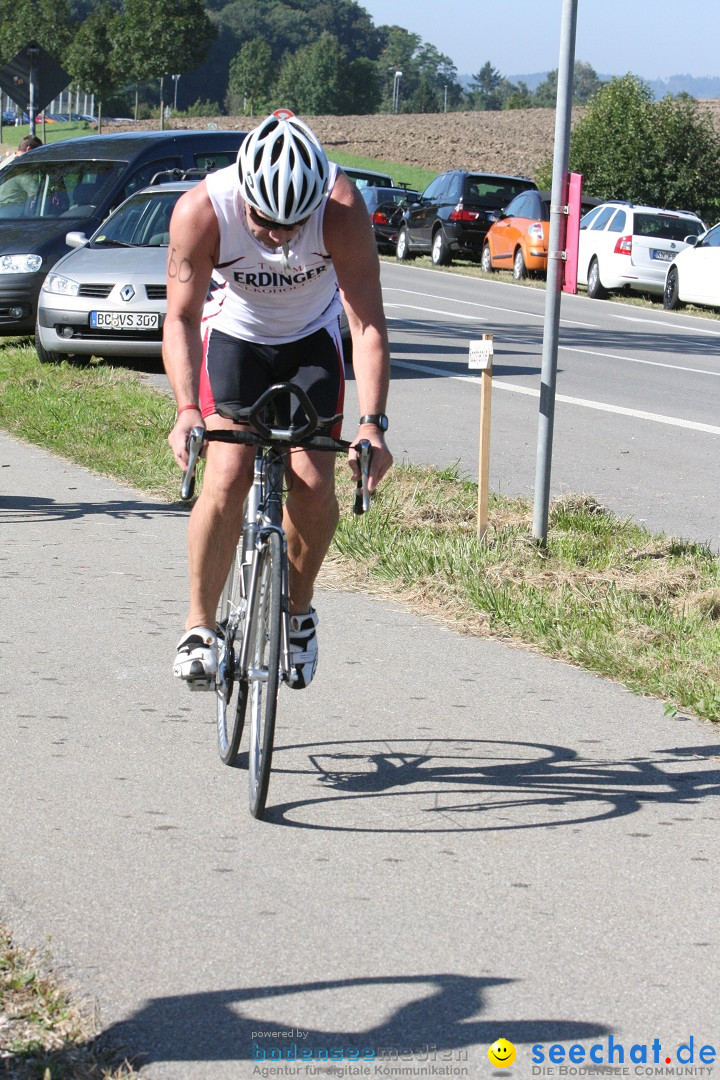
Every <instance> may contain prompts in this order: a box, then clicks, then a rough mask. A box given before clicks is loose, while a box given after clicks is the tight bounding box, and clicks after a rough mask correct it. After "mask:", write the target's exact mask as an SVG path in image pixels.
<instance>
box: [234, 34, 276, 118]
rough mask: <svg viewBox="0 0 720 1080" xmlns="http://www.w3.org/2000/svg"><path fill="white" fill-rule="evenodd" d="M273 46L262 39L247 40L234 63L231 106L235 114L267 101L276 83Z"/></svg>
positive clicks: (252, 111)
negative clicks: (273, 74) (273, 71)
mask: <svg viewBox="0 0 720 1080" xmlns="http://www.w3.org/2000/svg"><path fill="white" fill-rule="evenodd" d="M271 61H272V49H271V48H270V46H269V44H268V43H267V41H264V40H263V39H262V38H253V40H252V41H246V42H245V44H244V45H243V47H242V49H241V50H240V52H239V53H238V55H237V56H236V57H235V59H234V60H233V61H232V62H231V64H230V79H229V81H228V93H227V105H228V109H229V111H230V112H231V113H239V112H243V113H244V112H246V110H247V107H248V105H249V107H250V116H253V115H254V111H255V106H256V105H260V104H261V103H263V102H265V101H266V100H267V99H268V98H269V96H270V88H271V86H272V63H271Z"/></svg>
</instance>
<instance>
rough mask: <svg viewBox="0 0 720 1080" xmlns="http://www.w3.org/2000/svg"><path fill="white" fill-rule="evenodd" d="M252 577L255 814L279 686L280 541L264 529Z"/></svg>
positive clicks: (262, 795) (259, 810) (259, 811)
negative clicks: (261, 544)
mask: <svg viewBox="0 0 720 1080" xmlns="http://www.w3.org/2000/svg"><path fill="white" fill-rule="evenodd" d="M257 560H258V562H257V568H256V573H257V580H256V588H255V598H254V602H253V611H252V612H251V613H250V618H249V621H248V633H249V634H250V641H249V652H248V660H249V663H248V682H249V685H250V717H251V726H250V754H249V761H248V772H249V776H250V812H251V814H252V815H253V817H256V818H260V817H262V816H263V813H264V811H265V802H266V799H267V792H268V784H269V783H270V768H271V765H272V752H273V737H274V734H275V713H276V710H277V697H278V690H279V687H280V650H281V636H282V578H283V573H282V570H283V550H282V541H281V539H280V536H279V534H278V533H276V532H269V533H268V534H267V537H266V539H265V541H264V543H263V546H262V548H261V549H260V551H259V552H258V554H257Z"/></svg>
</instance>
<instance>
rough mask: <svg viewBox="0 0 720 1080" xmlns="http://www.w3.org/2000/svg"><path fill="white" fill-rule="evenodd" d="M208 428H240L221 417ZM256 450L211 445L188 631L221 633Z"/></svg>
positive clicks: (192, 538) (196, 525) (194, 531)
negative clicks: (221, 607)
mask: <svg viewBox="0 0 720 1080" xmlns="http://www.w3.org/2000/svg"><path fill="white" fill-rule="evenodd" d="M207 426H208V428H219V427H227V428H232V427H233V426H234V425H233V424H232V423H231V422H230V421H226V420H222V419H221V418H220V417H217V416H210V417H208V418H207ZM253 456H254V450H253V448H252V447H251V446H237V445H236V446H234V445H232V444H231V443H209V444H208V448H207V462H206V465H205V471H204V474H203V483H202V490H201V492H200V495H199V497H198V500H197V502H196V503H195V506H194V507H193V511H192V514H191V515H190V525H189V528H188V568H189V573H190V608H189V611H188V617H187V622H186V623H185V628H186V629H190V627H192V626H207V627H208V628H209V629H210V630H214V629H215V622H216V618H217V606H218V601H219V599H220V593H221V592H222V588H223V585H224V584H225V578H226V577H227V572H228V569H229V568H230V563H231V561H232V557H233V552H234V551H235V547H236V546H237V542H238V539H239V538H240V534H241V532H242V522H243V502H244V500H245V496H246V495H247V493H248V491H249V490H250V486H251V484H252V468H253Z"/></svg>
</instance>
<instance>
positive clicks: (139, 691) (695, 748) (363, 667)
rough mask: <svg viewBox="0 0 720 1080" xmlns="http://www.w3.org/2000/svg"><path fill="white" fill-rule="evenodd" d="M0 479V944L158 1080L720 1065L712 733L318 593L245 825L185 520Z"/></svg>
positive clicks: (58, 486)
mask: <svg viewBox="0 0 720 1080" xmlns="http://www.w3.org/2000/svg"><path fill="white" fill-rule="evenodd" d="M0 466H2V468H0V482H1V483H2V498H1V499H0V521H1V522H2V526H3V529H2V532H3V536H4V539H5V542H4V544H3V548H2V553H1V557H2V562H1V564H0V565H1V567H2V570H1V582H2V584H1V586H0V588H1V591H2V610H3V612H4V615H5V620H4V632H3V633H2V634H1V635H0V637H1V638H2V641H1V647H2V663H3V671H4V673H5V678H4V680H3V688H2V691H0V693H1V694H2V697H1V699H0V700H1V701H2V706H3V708H2V717H3V725H2V729H0V730H1V733H0V791H1V792H2V826H1V827H0V866H1V867H2V870H1V871H0V917H1V918H2V919H3V920H6V921H7V922H8V923H9V924H10V925H11V926H12V927H13V928H14V930H15V932H16V933H17V935H18V938H19V940H20V941H21V942H22V943H24V944H34V945H40V946H42V945H43V943H44V942H45V940H46V935H49V937H50V947H51V950H52V954H53V956H54V958H55V960H56V962H57V964H58V965H59V967H60V969H61V970H62V972H63V973H64V974H65V975H66V977H67V978H69V979H70V981H71V982H72V984H73V985H74V986H75V987H76V989H77V992H78V994H80V995H82V996H83V997H85V998H86V999H88V1000H90V1001H94V1002H96V1003H97V1007H98V1015H99V1018H100V1024H101V1028H102V1030H103V1031H104V1032H105V1033H106V1036H107V1037H108V1038H109V1039H111V1040H114V1041H118V1042H119V1043H121V1044H122V1045H123V1046H124V1047H125V1048H126V1050H127V1051H128V1052H129V1053H131V1054H133V1055H137V1056H138V1057H139V1059H140V1060H141V1061H143V1062H144V1063H145V1064H144V1067H143V1070H142V1075H143V1076H147V1077H148V1078H150V1080H166V1078H172V1080H206V1078H209V1080H225V1078H235V1077H238V1078H243V1080H245V1078H250V1077H253V1076H256V1075H261V1074H260V1073H258V1072H257V1071H256V1070H257V1065H258V1063H257V1061H255V1060H254V1057H253V1055H257V1054H259V1053H260V1049H259V1048H262V1050H263V1051H264V1052H265V1053H267V1054H268V1055H269V1053H270V1051H271V1049H275V1050H277V1049H278V1048H282V1049H283V1050H285V1051H286V1052H287V1050H288V1048H289V1047H291V1046H292V1044H293V1043H295V1044H298V1043H299V1045H300V1047H301V1048H303V1047H304V1048H308V1047H309V1048H311V1049H312V1050H313V1051H314V1053H315V1054H316V1055H317V1053H318V1052H319V1051H322V1050H323V1049H327V1048H329V1047H342V1048H345V1049H346V1050H348V1051H350V1048H359V1049H363V1048H368V1049H369V1050H371V1051H373V1052H374V1053H375V1054H379V1053H380V1048H383V1047H384V1048H390V1049H391V1050H394V1051H398V1052H402V1051H405V1050H411V1051H413V1054H414V1056H412V1057H411V1058H409V1059H407V1060H406V1061H403V1063H402V1071H401V1070H400V1067H399V1066H397V1065H395V1066H392V1065H391V1066H390V1068H389V1070H386V1071H384V1072H383V1071H380V1072H377V1071H375V1065H374V1064H371V1065H370V1066H368V1068H371V1070H372V1071H371V1072H368V1073H363V1074H362V1075H389V1076H393V1077H398V1076H401V1075H402V1076H408V1075H426V1076H427V1075H453V1076H463V1077H483V1076H486V1075H488V1074H489V1073H488V1071H489V1070H490V1066H489V1063H488V1061H487V1056H486V1052H487V1047H488V1045H489V1044H490V1043H492V1042H494V1041H495V1039H497V1038H499V1037H505V1038H507V1039H510V1040H511V1041H512V1042H514V1043H515V1044H517V1047H518V1060H517V1064H516V1065H515V1066H514V1067H513V1068H512V1070H510V1071H508V1072H507V1073H505V1075H513V1076H516V1077H526V1076H530V1075H531V1060H530V1047H531V1046H532V1045H533V1044H535V1043H538V1042H542V1043H543V1044H544V1045H545V1047H546V1049H547V1045H548V1043H549V1042H551V1041H553V1042H562V1043H563V1044H564V1045H565V1046H566V1047H568V1046H569V1045H570V1043H572V1042H581V1043H582V1045H583V1046H585V1047H586V1048H589V1047H590V1046H592V1045H594V1044H600V1045H601V1046H603V1047H606V1046H607V1041H608V1039H609V1037H610V1035H611V1034H612V1036H613V1038H614V1040H615V1042H618V1041H619V1042H623V1043H624V1044H625V1046H626V1048H628V1047H629V1046H630V1045H631V1044H634V1043H649V1042H650V1041H651V1040H652V1039H654V1038H659V1039H660V1040H661V1042H662V1046H663V1051H664V1052H667V1053H669V1054H671V1055H672V1058H673V1061H674V1060H675V1047H676V1046H677V1045H678V1044H680V1043H682V1042H686V1041H687V1040H688V1038H689V1037H690V1036H691V1035H692V1036H693V1037H694V1039H695V1043H696V1045H700V1044H703V1043H712V1042H713V1041H714V1040H715V1041H716V1040H717V1000H718V994H719V992H720V985H719V983H720V978H719V976H718V971H720V940H719V935H718V920H717V910H716V908H717V905H716V903H715V900H714V884H715V874H714V869H713V862H714V860H715V858H716V852H717V845H718V839H720V804H719V803H718V802H717V801H716V799H717V795H718V792H720V768H719V767H718V758H719V756H720V741H719V740H718V735H717V730H716V728H714V727H712V726H711V725H707V724H702V723H699V722H696V721H694V720H691V719H686V718H684V717H677V718H669V717H665V716H664V715H663V709H662V706H661V705H660V704H659V703H658V702H655V701H650V700H644V699H641V698H637V697H634V696H633V695H631V694H630V693H628V692H626V691H625V690H623V689H622V688H621V687H619V686H617V685H615V684H613V683H611V682H608V681H604V680H600V679H596V678H594V677H592V676H591V675H589V674H587V673H584V672H581V671H578V670H575V669H573V668H571V667H569V666H567V665H564V664H560V663H556V662H553V661H550V660H547V659H544V658H542V657H539V656H535V655H533V654H532V653H530V652H526V651H523V650H520V649H514V648H511V647H509V646H506V645H503V644H501V643H498V642H491V641H483V640H478V639H472V638H465V637H461V636H459V635H457V634H454V633H452V632H450V631H448V630H445V629H443V628H442V627H440V626H439V625H437V624H436V623H434V622H432V621H431V620H429V619H424V618H421V617H419V616H417V615H415V614H413V613H412V612H408V611H406V610H404V609H403V608H401V607H400V606H397V605H393V604H390V603H386V602H380V601H378V600H376V599H373V598H372V597H370V596H365V595H358V594H346V593H342V592H334V591H329V590H325V591H323V592H322V594H321V595H320V597H319V600H318V608H319V610H320V615H321V634H322V636H321V668H320V671H319V674H318V678H317V680H316V682H315V683H314V684H313V686H312V687H310V688H309V689H308V691H307V692H304V693H302V694H300V693H296V694H294V693H292V692H290V691H285V692H284V693H283V697H282V701H281V711H280V717H281V724H280V728H279V731H278V744H279V749H278V751H277V757H276V765H277V771H276V773H275V774H274V777H273V782H272V785H271V790H270V805H271V807H272V811H271V814H270V819H269V821H268V822H266V823H257V822H254V821H252V820H251V819H250V817H249V814H248V812H247V809H246V796H245V779H246V777H245V774H244V772H243V771H242V770H234V769H228V768H225V767H224V766H222V765H221V763H220V761H219V758H218V756H217V753H216V750H215V746H214V730H213V718H212V715H211V713H212V707H213V706H212V701H211V700H210V699H209V698H208V697H207V696H205V695H191V694H187V693H186V692H184V691H183V688H178V687H176V686H175V685H173V681H172V677H171V675H170V663H171V657H172V653H173V646H174V643H175V640H176V637H177V634H178V630H179V626H180V623H181V621H182V612H183V607H184V591H185V587H184V565H183V564H184V557H183V545H184V532H185V524H186V520H185V514H184V512H182V511H178V510H177V509H175V508H173V507H168V506H164V505H161V504H156V503H153V502H152V501H149V500H147V499H146V498H144V497H143V496H142V495H139V494H138V493H137V492H135V491H133V490H130V489H128V488H125V487H123V486H121V485H118V484H116V483H113V482H111V481H109V480H105V479H102V478H100V477H97V476H95V475H93V474H91V473H89V472H86V471H84V470H82V469H79V468H76V467H73V466H70V465H68V464H66V463H64V462H63V461H61V460H59V459H57V458H55V457H53V456H51V455H49V454H46V453H44V452H42V451H39V450H37V449H34V448H30V447H26V446H24V445H21V444H19V443H17V442H15V441H13V440H11V439H9V438H6V437H4V436H0ZM298 1030H300V1031H301V1032H302V1033H303V1036H304V1037H300V1038H298V1036H297V1032H298ZM260 1031H264V1032H267V1031H271V1032H273V1031H274V1032H289V1031H292V1032H293V1033H294V1034H293V1036H292V1037H290V1036H287V1035H286V1036H284V1037H283V1036H276V1037H267V1036H266V1037H261V1036H259V1035H257V1034H256V1033H257V1032H260ZM428 1048H430V1049H429V1050H428ZM602 1052H603V1053H605V1051H604V1050H603V1051H602ZM626 1052H627V1051H626ZM433 1055H435V1056H434V1059H433ZM428 1056H429V1058H430V1062H429V1064H428V1062H427V1061H425V1062H423V1057H428ZM596 1056H597V1051H596ZM422 1067H425V1068H426V1069H427V1068H429V1067H432V1069H433V1070H435V1071H433V1072H430V1073H428V1072H425V1073H424V1074H421V1073H420V1072H419V1071H418V1070H419V1069H420V1068H422ZM299 1069H300V1071H299V1072H298V1073H290V1074H289V1075H301V1076H305V1075H312V1074H309V1073H308V1072H307V1070H306V1069H305V1068H304V1067H302V1066H301V1067H299ZM441 1069H444V1070H445V1072H441V1071H440V1070H441ZM448 1069H451V1070H452V1071H451V1072H448V1071H447V1070H448ZM410 1070H414V1072H412V1071H410ZM348 1075H349V1074H348ZM355 1075H360V1074H357V1073H356V1074H355Z"/></svg>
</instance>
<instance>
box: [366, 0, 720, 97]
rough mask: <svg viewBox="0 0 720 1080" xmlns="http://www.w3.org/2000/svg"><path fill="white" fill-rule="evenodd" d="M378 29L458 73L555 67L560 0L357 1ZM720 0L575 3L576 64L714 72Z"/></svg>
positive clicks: (646, 72) (615, 71)
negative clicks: (425, 46) (428, 50)
mask: <svg viewBox="0 0 720 1080" xmlns="http://www.w3.org/2000/svg"><path fill="white" fill-rule="evenodd" d="M358 2H359V4H360V5H361V7H364V8H365V10H366V11H367V12H369V13H370V15H371V16H372V19H373V22H374V23H375V25H376V26H385V25H390V26H393V25H397V26H402V27H404V29H406V30H410V31H411V32H412V33H415V34H419V35H420V37H421V38H422V39H423V41H425V42H427V43H429V44H431V45H434V46H435V47H436V48H437V49H438V50H439V52H441V53H443V54H444V55H445V56H449V57H450V59H451V60H452V61H453V63H454V64H455V67H456V68H457V72H458V75H474V74H475V73H476V72H477V71H479V70H480V68H481V67H482V66H483V64H484V63H485V62H486V61H487V60H489V61H490V63H491V64H492V66H493V67H494V68H497V69H498V71H499V72H500V74H501V75H504V76H506V77H510V76H512V75H532V74H534V73H535V72H540V71H551V70H552V69H554V68H556V67H557V66H558V59H559V47H560V44H559V43H560V24H561V17H562V11H563V0H452V2H451V3H450V4H448V6H447V7H446V8H445V7H444V6H443V7H442V8H439V7H438V5H437V4H435V3H427V2H423V0H358ZM718 29H720V0H686V2H685V3H684V4H678V2H677V0H602V2H600V0H578V5H577V36H576V42H575V59H576V60H584V61H586V62H587V63H589V64H591V66H592V67H593V68H594V69H595V71H596V72H597V73H598V74H599V75H624V74H626V72H628V71H632V72H633V73H634V74H635V75H639V76H640V77H641V78H645V79H666V78H667V77H668V76H670V75H696V76H706V75H719V76H720V57H719V56H718V48H717V42H718Z"/></svg>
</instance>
